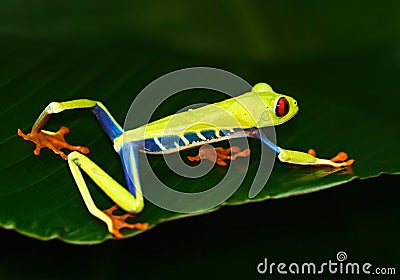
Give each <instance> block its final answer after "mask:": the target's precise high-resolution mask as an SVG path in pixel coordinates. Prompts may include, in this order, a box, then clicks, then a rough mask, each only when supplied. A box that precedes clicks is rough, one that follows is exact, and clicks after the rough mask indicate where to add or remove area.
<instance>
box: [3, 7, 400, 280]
mask: <svg viewBox="0 0 400 280" xmlns="http://www.w3.org/2000/svg"><path fill="white" fill-rule="evenodd" d="M399 10H400V5H399V4H398V1H379V2H376V1H330V2H329V3H326V2H324V3H322V1H294V0H292V1H289V0H285V1H262V2H256V1H242V2H240V1H234V2H230V1H218V2H215V1H201V3H200V2H193V3H190V2H185V1H174V2H173V3H168V5H167V4H166V3H164V2H163V1H158V3H157V1H151V2H146V3H134V2H133V1H113V2H112V3H108V2H106V1H85V2H82V1H28V0H25V1H11V0H10V1H2V2H1V3H0V36H1V44H2V45H3V49H4V48H6V47H7V44H8V43H9V42H16V41H19V42H21V44H20V45H19V48H20V49H21V50H25V49H26V50H31V49H32V46H34V47H35V48H40V46H41V44H43V45H46V44H47V45H48V44H50V45H52V46H55V47H54V48H61V49H68V48H71V49H82V50H84V52H87V53H90V52H91V50H92V49H101V50H102V51H103V52H106V51H107V50H115V49H116V48H120V49H122V50H124V51H125V52H126V51H127V50H129V49H131V50H132V52H140V51H142V50H144V49H146V54H149V53H151V54H152V55H151V57H149V59H152V63H153V66H154V69H153V73H154V75H153V76H154V77H153V78H157V77H158V76H160V75H161V74H165V73H167V72H168V71H171V70H176V69H179V68H182V67H184V66H199V65H207V66H214V67H219V68H224V69H226V70H235V72H236V73H237V72H238V71H239V69H243V72H241V73H243V74H244V75H246V77H250V78H251V79H254V80H256V79H262V77H257V71H258V70H259V69H262V67H263V65H269V66H271V67H272V66H278V67H279V69H278V71H277V73H278V74H275V76H274V74H272V75H271V76H273V77H272V78H271V79H275V80H276V81H278V83H280V85H283V84H284V81H285V78H287V82H288V86H287V87H288V89H291V87H293V88H295V86H294V85H296V82H294V81H296V80H298V79H305V80H304V81H303V83H300V84H301V85H303V86H304V87H306V85H310V87H311V86H313V87H316V88H329V89H331V88H332V87H336V88H338V89H342V88H346V87H348V86H350V87H351V82H352V79H351V78H349V77H348V76H346V77H344V76H343V77H342V76H341V75H340V72H341V71H340V69H339V68H338V70H337V71H333V72H334V73H336V74H337V75H338V76H337V78H336V77H333V78H332V79H331V81H333V82H331V83H330V84H327V83H324V82H323V81H324V80H323V79H321V80H318V79H314V77H312V76H307V75H306V74H303V75H301V73H299V74H298V75H297V74H296V75H294V74H293V71H298V70H299V69H302V70H303V71H304V73H316V72H319V71H321V72H324V71H325V70H326V71H328V70H330V69H331V66H332V65H333V67H339V66H340V65H341V64H346V65H347V66H346V67H349V65H350V66H351V67H352V71H354V75H355V76H356V77H357V80H358V81H360V80H365V83H366V84H368V83H371V80H370V79H373V78H374V77H370V76H368V71H367V70H365V69H366V68H367V67H368V65H369V62H370V61H372V62H371V63H374V64H373V65H376V67H379V65H380V64H379V63H378V62H379V61H380V58H382V61H383V60H385V61H386V60H391V61H395V62H394V65H398V63H399V56H400V55H399V54H400V49H399V46H400V40H399V34H400V20H399V16H398V14H399ZM10 45H12V44H10ZM27 53H29V52H27ZM32 53H34V51H32ZM100 53H101V52H100ZM169 57H180V58H182V59H183V61H184V62H179V63H177V64H174V62H173V61H171V59H169ZM155 58H156V59H157V60H158V59H159V60H160V61H159V62H156V63H154V59H155ZM143 59H146V58H143ZM238 65H244V66H242V68H241V67H240V66H238ZM252 65H254V68H252V67H251V66H252ZM132 67H135V65H132ZM251 68H252V69H251ZM249 69H250V70H249ZM293 69H295V70H293ZM319 69H321V70H319ZM382 69H383V70H382V71H386V72H383V73H382V75H383V76H385V77H388V78H387V80H386V81H387V82H388V84H395V81H396V76H397V75H398V72H397V74H396V73H395V72H394V70H393V69H397V70H398V67H397V68H395V67H392V68H391V67H388V68H385V67H382ZM388 69H389V70H388ZM3 71H6V70H4V69H3ZM285 71H287V72H288V74H287V75H288V76H287V77H285V75H284V74H282V73H284V72H285ZM375 71H376V72H379V69H375ZM139 72H140V71H139ZM344 72H346V71H344ZM272 73H274V71H272ZM360 73H362V74H360ZM321 75H322V74H321ZM363 75H364V76H363ZM363 77H364V78H363ZM343 80H345V81H346V84H343V83H339V81H343ZM150 81H151V80H147V79H141V78H140V77H139V78H138V85H137V87H138V90H140V88H142V87H143V86H145V85H146V83H147V82H150ZM325 81H326V79H325ZM336 81H337V82H336ZM281 87H282V86H281ZM384 88H385V85H384V84H382V89H384ZM291 90H292V91H293V89H291ZM386 90H387V89H386ZM391 90H397V89H396V88H394V89H393V88H391ZM384 91H385V90H382V92H377V93H376V95H369V96H367V97H365V98H370V99H372V100H374V99H375V98H376V99H380V98H381V97H382V96H383V95H384ZM2 98H3V97H2ZM4 98H7V97H4ZM317 101H318V100H317ZM344 102H345V101H344ZM388 102H390V101H388ZM317 103H318V102H317ZM371 103H372V104H373V103H374V102H373V101H371ZM379 104H381V103H379ZM383 104H384V103H383ZM392 115H395V114H393V113H392ZM382 121H383V122H384V121H385V120H382ZM278 137H279V134H278ZM393 137H397V138H398V137H399V135H393ZM365 141H367V139H366V140H365ZM2 160H4V159H2ZM399 194H400V191H399V177H396V176H393V175H391V176H390V175H384V176H381V177H379V178H374V179H369V180H362V181H360V180H356V181H353V182H351V183H347V184H344V185H342V186H339V187H336V188H333V189H329V190H325V191H321V192H317V193H313V194H308V195H304V196H299V197H292V198H287V199H281V200H271V201H266V202H262V203H256V204H249V205H243V206H235V207H223V208H222V209H221V210H219V211H217V212H214V213H211V214H207V215H202V216H198V217H191V218H187V219H181V220H176V221H172V222H168V223H165V224H162V225H160V226H158V227H157V228H155V229H153V230H151V231H149V232H146V233H144V234H141V235H139V236H137V237H134V238H130V239H127V240H123V241H107V242H105V243H104V244H100V245H95V246H75V245H69V244H65V243H63V242H61V241H58V240H53V241H48V242H43V241H39V240H34V239H31V238H29V237H25V236H22V235H20V234H18V233H16V232H14V231H7V230H4V229H2V230H1V237H0V246H1V247H0V248H1V250H0V251H1V254H0V256H1V257H0V258H1V262H0V279H19V278H22V279H30V278H38V279H58V278H59V279H71V278H73V277H78V276H83V277H90V278H94V277H96V278H98V279H110V278H116V277H118V278H120V277H127V279H156V278H157V279H158V278H161V279H163V278H175V279H180V278H181V279H187V278H190V279H191V278H199V279H204V278H207V279H208V278H228V277H229V278H234V279H236V278H239V277H240V278H243V277H246V278H272V277H271V276H259V275H257V273H256V265H257V264H258V263H259V262H260V261H262V260H263V258H264V257H268V259H269V260H271V261H275V262H280V261H282V262H286V263H289V262H298V263H302V262H306V261H308V262H312V261H315V262H324V261H328V260H329V259H331V260H335V258H336V253H337V252H338V251H345V252H346V253H347V255H348V259H349V260H353V261H358V262H370V263H372V264H373V265H374V266H381V267H396V268H397V272H398V273H399V269H400V267H399V260H400V252H399V249H400V246H399V241H398V236H400V222H399V221H400V219H399V218H400V214H399V213H400V212H399V206H398V205H399V202H398V199H399ZM325 276H328V275H325ZM275 277H276V275H275ZM326 278H328V277H325V279H326ZM335 279H337V277H335ZM385 279H389V277H385Z"/></svg>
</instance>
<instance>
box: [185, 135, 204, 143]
mask: <svg viewBox="0 0 400 280" xmlns="http://www.w3.org/2000/svg"><path fill="white" fill-rule="evenodd" d="M183 136H184V137H185V138H186V139H187V140H188V141H189V143H190V144H192V143H193V142H195V141H196V142H197V141H203V140H201V139H200V138H199V136H197V133H195V132H188V133H185V134H184V135H183Z"/></svg>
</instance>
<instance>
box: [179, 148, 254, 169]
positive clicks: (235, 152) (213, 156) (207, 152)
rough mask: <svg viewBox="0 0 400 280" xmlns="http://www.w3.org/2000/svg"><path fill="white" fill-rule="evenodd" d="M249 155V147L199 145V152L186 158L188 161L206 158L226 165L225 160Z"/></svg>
mask: <svg viewBox="0 0 400 280" xmlns="http://www.w3.org/2000/svg"><path fill="white" fill-rule="evenodd" d="M249 155H250V149H245V150H243V151H241V150H240V148H239V147H237V146H233V147H230V148H228V149H224V148H222V147H217V148H213V147H212V146H210V145H204V146H201V147H200V149H199V154H198V155H197V156H194V157H191V156H188V157H187V158H188V159H189V160H190V161H200V160H202V159H207V160H209V161H212V162H215V163H216V164H218V165H221V166H226V165H227V163H226V162H225V160H235V159H236V158H237V157H248V156H249Z"/></svg>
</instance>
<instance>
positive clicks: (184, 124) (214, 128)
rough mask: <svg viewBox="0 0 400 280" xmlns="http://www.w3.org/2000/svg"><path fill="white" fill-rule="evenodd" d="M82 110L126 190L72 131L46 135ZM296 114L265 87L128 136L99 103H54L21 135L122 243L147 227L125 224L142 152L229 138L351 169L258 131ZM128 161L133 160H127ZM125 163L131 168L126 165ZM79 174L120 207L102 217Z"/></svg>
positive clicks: (230, 154)
mask: <svg viewBox="0 0 400 280" xmlns="http://www.w3.org/2000/svg"><path fill="white" fill-rule="evenodd" d="M79 108H88V109H91V111H92V112H93V113H94V114H95V116H96V117H97V119H98V120H99V122H100V124H101V125H102V127H103V129H104V131H105V132H106V133H107V135H108V136H109V137H110V138H111V140H112V141H113V144H114V149H115V151H116V152H117V153H118V154H119V156H120V158H121V160H122V166H123V170H124V173H125V179H126V184H127V188H124V187H122V186H121V185H120V184H119V183H118V182H116V181H115V180H114V179H113V178H111V177H110V176H109V175H108V174H107V173H106V172H104V171H103V170H102V169H101V168H100V167H99V166H97V165H96V164H95V163H94V162H93V161H91V160H90V159H89V158H88V157H87V156H85V155H84V154H87V153H89V149H88V148H87V147H83V146H72V145H70V144H68V143H67V142H66V141H65V139H64V135H65V134H68V133H69V129H68V128H66V127H61V128H60V130H59V131H57V132H50V131H46V130H43V129H42V128H43V126H44V125H45V123H46V122H47V120H48V119H49V117H50V115H51V114H56V113H60V112H62V111H64V110H71V109H79ZM297 112H298V105H297V102H296V100H295V99H293V98H292V97H290V96H286V95H283V94H279V93H276V92H275V91H274V90H273V89H272V88H271V87H270V86H269V85H268V84H266V83H259V84H257V85H255V86H254V87H253V88H252V90H251V92H248V93H244V94H242V95H240V96H238V97H235V98H230V99H227V100H224V101H222V102H218V103H214V104H210V105H206V106H203V107H200V108H197V109H193V110H189V111H186V112H181V113H178V114H174V115H171V116H168V117H165V118H162V119H160V120H157V121H155V122H151V123H149V124H146V125H143V126H141V127H138V128H136V129H133V130H128V131H124V130H123V129H122V127H121V126H120V125H118V123H117V122H116V121H115V120H114V118H113V117H112V116H111V114H110V113H109V112H108V110H107V109H106V108H105V107H104V105H103V104H102V103H101V102H98V101H93V100H87V99H79V100H73V101H67V102H52V103H50V104H49V105H48V106H47V107H46V108H45V109H44V110H43V112H42V113H41V114H40V116H39V117H38V119H37V120H36V122H35V123H34V125H33V127H32V130H31V132H30V133H28V134H27V135H25V134H24V133H23V132H22V131H21V130H20V129H18V135H19V136H21V137H22V138H23V139H25V140H29V141H32V142H34V143H35V144H36V148H35V150H34V154H35V155H39V154H40V150H41V149H42V148H49V149H51V150H53V151H54V153H56V154H58V155H59V156H61V157H62V158H63V159H65V160H67V161H68V165H69V168H70V170H71V173H72V175H73V177H74V179H75V182H76V184H77V186H78V188H79V191H80V193H81V195H82V197H83V200H84V202H85V204H86V206H87V208H88V210H89V211H90V213H91V214H92V215H94V216H95V217H97V218H99V219H100V220H102V221H103V222H105V223H106V225H107V227H108V230H109V232H110V233H111V234H113V235H114V236H115V237H117V238H123V237H124V236H123V234H122V233H121V232H120V229H121V228H131V229H139V230H143V229H146V228H147V227H148V224H147V223H135V224H130V223H127V222H125V219H126V218H127V217H129V216H131V215H134V214H137V213H140V212H141V211H142V209H143V207H144V200H143V196H142V191H141V184H140V178H139V170H138V163H137V155H138V152H139V151H140V152H144V153H152V154H166V153H172V152H177V151H180V150H183V149H188V148H192V147H197V146H201V145H204V144H209V143H212V142H218V141H223V140H227V139H231V138H238V137H252V138H257V139H259V140H261V141H262V142H263V143H264V144H266V145H267V146H268V147H270V148H271V149H272V150H274V151H275V152H276V154H277V156H278V159H279V160H280V161H282V162H287V163H292V164H300V165H327V166H332V167H336V168H339V167H346V166H350V165H352V164H353V162H354V160H347V154H346V153H343V152H341V153H339V154H338V155H337V156H335V157H334V158H333V159H331V160H328V159H319V158H317V157H316V155H315V152H314V151H313V150H310V151H309V152H308V153H303V152H298V151H291V150H285V149H282V148H280V147H278V146H276V145H275V144H274V143H272V142H271V141H270V140H269V139H267V137H266V136H264V134H262V133H261V131H260V128H262V127H267V126H275V125H279V124H282V123H285V122H287V121H288V120H290V119H291V118H292V117H293V116H295V115H296V113H297ZM63 148H65V149H69V150H71V152H70V153H69V154H65V153H64V152H63V151H61V149H63ZM249 152H250V151H249V150H248V149H246V150H244V151H240V149H239V148H237V147H232V148H230V149H222V148H216V149H215V150H210V148H209V149H204V150H201V151H200V153H199V155H198V156H197V157H190V158H189V159H190V160H192V161H195V160H200V159H201V158H206V159H212V158H213V156H214V159H215V160H216V162H217V164H220V165H226V162H225V161H224V160H234V159H235V158H236V157H238V156H248V155H249ZM215 155H216V158H215ZM124 157H129V158H128V160H127V159H126V158H124ZM127 162H128V163H129V164H126V163H127ZM81 170H83V171H84V172H85V173H86V174H88V175H89V176H90V177H91V178H92V179H93V181H94V182H95V183H96V184H97V185H98V186H99V187H100V188H101V189H102V190H103V191H104V192H105V193H106V194H107V195H108V196H109V197H110V198H111V199H112V200H113V201H114V202H115V203H116V206H114V207H112V208H110V209H107V210H104V211H102V210H100V209H99V208H97V206H96V205H95V203H94V201H93V199H92V197H91V195H90V193H89V190H88V188H87V185H86V183H85V181H84V178H83V176H82V174H81ZM144 187H146V186H144ZM118 207H120V208H122V209H123V210H125V211H126V212H127V214H125V215H122V216H117V215H114V214H113V212H114V210H116V209H117V208H118Z"/></svg>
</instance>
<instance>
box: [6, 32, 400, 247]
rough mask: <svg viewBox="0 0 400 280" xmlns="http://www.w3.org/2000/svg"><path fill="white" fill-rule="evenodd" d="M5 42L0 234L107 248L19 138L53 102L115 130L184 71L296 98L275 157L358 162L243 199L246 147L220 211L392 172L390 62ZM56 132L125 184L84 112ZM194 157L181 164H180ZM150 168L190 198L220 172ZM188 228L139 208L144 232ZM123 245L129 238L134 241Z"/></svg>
mask: <svg viewBox="0 0 400 280" xmlns="http://www.w3.org/2000/svg"><path fill="white" fill-rule="evenodd" d="M1 41H3V42H4V43H2V44H0V59H1V61H2V67H1V68H0V92H1V96H2V102H1V104H0V114H1V119H2V122H1V123H0V126H1V131H2V136H1V139H0V144H1V145H0V153H1V155H2V160H1V162H0V178H2V184H1V189H0V224H1V225H2V226H3V227H5V228H9V229H15V230H16V231H18V232H21V233H23V234H26V235H29V236H33V237H37V238H39V239H51V238H60V239H62V240H64V241H66V242H71V243H98V242H102V241H104V240H105V239H108V238H111V236H110V235H109V234H108V232H107V230H106V227H105V225H104V224H103V223H102V222H101V221H99V220H97V219H96V218H94V217H93V216H91V215H90V214H89V212H88V211H87V209H86V208H85V205H84V203H83V200H82V198H81V197H80V195H79V192H78V189H77V187H76V186H75V183H74V181H73V178H72V176H71V174H70V172H69V169H68V166H67V164H66V162H65V161H63V160H61V159H60V158H59V157H58V156H56V155H54V154H52V153H51V152H50V151H43V152H42V154H41V156H40V157H36V156H34V155H33V149H34V146H33V145H32V144H31V143H28V142H24V141H23V140H22V139H21V138H19V137H18V136H17V134H16V131H17V128H21V129H22V130H23V131H24V132H28V131H29V130H30V127H31V126H32V124H33V122H34V121H35V119H36V118H37V116H38V114H39V113H40V112H41V111H42V110H43V108H44V107H45V106H46V105H47V104H48V103H49V102H51V101H66V100H71V99H76V98H90V99H95V100H101V101H102V102H103V103H104V104H105V105H106V106H107V108H108V109H109V111H110V112H111V113H112V114H113V116H114V117H115V118H116V120H117V121H118V122H119V123H121V124H122V123H123V121H124V117H125V115H126V112H127V110H128V108H129V105H130V103H131V102H132V101H133V100H134V97H135V96H136V95H137V94H138V93H139V92H140V91H141V90H142V89H143V88H144V87H145V86H146V85H147V84H148V83H150V82H151V81H153V80H155V79H156V78H158V77H159V76H161V75H163V74H166V73H168V72H170V71H173V70H177V69H180V68H184V67H187V66H188V65H190V66H192V65H199V66H201V65H213V66H215V67H218V68H225V67H228V68H227V70H230V71H231V72H233V73H235V74H238V75H239V76H242V77H244V78H245V79H247V80H248V81H249V82H251V83H253V84H254V83H256V82H259V81H267V82H269V83H271V84H272V85H273V87H274V89H275V90H277V91H278V92H282V93H286V94H288V95H291V96H294V97H295V98H296V99H297V100H298V102H299V106H300V112H299V114H298V116H296V117H295V119H293V120H291V121H290V122H289V123H287V124H285V125H283V126H281V127H278V128H277V139H278V144H279V145H280V146H281V147H284V148H288V149H292V150H302V151H306V150H307V149H308V148H311V147H312V148H314V149H316V151H317V154H318V156H320V157H324V158H329V157H332V156H334V155H335V154H336V153H337V152H339V151H346V152H347V153H348V154H349V155H350V157H352V158H355V160H356V162H355V164H354V166H352V167H351V168H346V169H332V168H327V167H302V166H292V165H287V164H283V163H280V162H276V163H275V166H274V169H273V171H272V174H271V176H270V178H269V180H268V182H267V183H266V186H265V187H264V188H263V190H262V192H261V193H260V194H258V195H257V196H256V197H255V198H253V199H249V198H248V191H249V187H250V185H251V182H252V180H253V177H254V175H255V173H256V171H257V168H258V162H259V160H260V159H259V156H258V155H259V153H260V144H259V143H258V142H257V141H255V140H250V146H251V148H252V156H251V158H250V167H249V169H248V170H246V172H247V175H246V178H245V180H244V182H243V184H242V186H241V187H240V188H239V189H238V190H237V191H236V192H235V194H234V195H233V196H232V197H230V198H229V199H228V201H226V202H225V205H234V204H242V203H248V202H255V201H262V200H266V199H272V198H282V197H287V196H291V195H298V194H304V193H310V192H313V191H317V190H321V189H326V188H330V187H333V186H337V185H340V184H343V183H346V182H348V181H350V180H353V179H356V178H360V179H366V178H369V177H374V176H378V175H379V174H381V173H383V172H385V173H390V174H399V172H400V163H399V160H398V159H399V156H400V155H399V149H398V143H397V141H398V139H397V136H396V135H399V132H400V131H399V125H398V122H397V121H398V118H397V114H398V111H397V107H398V103H399V100H400V99H399V97H398V93H397V92H396V91H397V85H396V84H394V81H395V78H394V75H395V74H394V73H395V72H396V71H398V65H397V64H396V63H395V60H394V59H393V58H394V56H395V55H396V53H395V50H393V51H390V50H389V51H386V50H385V51H374V50H371V51H368V52H365V53H357V54H353V53H352V54H351V55H350V56H349V57H342V58H341V59H337V58H332V59H329V60H315V61H314V62H313V61H311V62H310V61H307V62H304V63H303V62H301V61H297V62H292V63H289V62H288V63H282V62H279V63H274V62H262V63H261V62H257V61H255V60H254V61H252V60H250V61H247V62H246V63H244V62H243V61H237V60H235V59H233V58H231V59H226V58H225V59H222V60H221V59H215V58H213V59H211V58H210V60H209V61H207V59H204V58H202V57H199V56H197V55H196V54H194V55H187V56H185V57H182V55H179V54H176V53H174V52H168V51H165V50H161V49H158V48H157V47H156V46H153V47H152V48H149V47H148V46H147V45H146V42H144V43H143V42H142V44H140V45H138V44H132V43H129V44H128V45H126V46H119V45H107V44H104V45H103V46H102V47H99V46H98V47H97V48H83V47H70V46H69V47H66V46H64V45H55V44H52V43H38V42H34V41H31V40H27V39H24V40H17V39H15V38H3V39H2V40H1ZM22 45H29V46H30V47H29V48H26V47H21V46H22ZM228 65H229V66H228ZM366 81H367V82H366ZM196 98H198V101H199V102H200V101H203V102H214V101H216V100H217V99H218V98H219V95H218V94H216V93H213V92H198V94H197V95H196ZM196 101H197V99H196ZM185 102H187V97H185V95H181V97H180V98H178V99H174V100H173V101H169V102H167V103H166V104H164V105H163V107H162V108H163V110H162V111H160V112H158V113H157V114H159V115H157V114H156V116H165V115H168V114H172V113H174V112H176V111H177V110H179V109H180V108H182V107H184V106H186V105H187V104H186V103H185ZM61 125H66V126H68V127H69V128H70V129H71V133H70V135H68V136H67V139H68V141H69V142H70V143H73V144H79V145H86V146H89V147H90V149H91V153H90V155H89V157H90V158H91V159H92V160H93V161H94V162H96V163H97V164H98V165H99V166H101V167H102V168H103V169H104V170H105V171H106V172H108V173H109V174H110V175H111V176H112V177H114V178H115V179H116V180H117V181H119V182H121V183H122V182H124V180H123V174H122V170H121V165H120V161H119V158H118V155H117V154H115V152H114V151H113V147H112V143H111V142H110V141H109V139H108V138H107V136H106V135H105V133H104V132H103V131H102V129H101V127H100V125H98V123H97V120H96V119H95V118H94V117H93V116H92V115H91V113H90V112H88V111H84V110H76V111H72V112H65V113H62V114H59V115H56V116H52V118H51V119H50V121H49V123H48V125H47V126H46V129H47V130H53V131H54V130H57V129H58V128H59V127H60V126H61ZM194 153H195V151H189V152H185V153H182V157H185V156H186V155H188V154H194ZM149 160H150V162H151V164H152V166H153V168H154V169H155V170H156V171H157V174H158V175H159V176H160V178H161V179H162V181H164V182H166V183H168V184H170V185H171V187H173V188H174V189H177V190H182V191H186V192H197V191H199V190H203V189H204V188H208V187H213V186H214V185H215V183H217V182H218V180H220V179H221V178H223V177H224V173H225V170H226V169H224V168H222V167H216V168H214V169H213V170H212V171H211V172H210V173H209V174H207V175H206V176H204V177H203V178H199V179H198V180H192V179H187V178H181V177H179V176H177V175H176V174H173V172H171V171H170V170H169V169H168V167H167V166H166V164H165V162H164V160H163V159H162V158H160V157H156V156H149ZM238 162H239V163H240V160H238ZM233 164H235V163H233ZM239 173H240V172H238V174H239ZM144 176H145V175H144ZM228 179H229V178H228ZM232 179H233V178H232ZM227 181H228V182H229V180H227ZM87 183H88V185H89V188H90V190H91V192H92V194H93V196H94V199H95V201H96V203H97V204H98V205H99V207H100V208H107V207H110V206H111V205H112V202H111V201H110V200H109V199H108V198H107V197H106V196H105V195H104V194H103V193H102V192H101V191H100V190H99V189H98V188H97V187H96V185H95V184H93V183H92V181H90V179H88V178H87ZM143 187H144V188H146V187H149V186H143ZM377 191H378V190H377ZM379 191H382V190H379ZM212 210H216V209H212ZM210 211H211V210H210ZM205 212H207V211H204V213H205ZM184 216H188V215H187V214H180V213H173V212H169V211H166V210H163V209H160V208H158V207H157V206H155V205H153V204H151V203H148V202H146V205H145V209H144V211H143V212H142V213H141V214H140V215H139V216H138V217H137V219H138V221H139V220H140V221H146V222H148V223H149V224H150V228H152V227H154V226H155V225H157V224H158V223H160V222H164V221H168V220H171V219H176V218H180V217H184ZM123 233H124V234H125V235H126V236H133V235H136V234H138V233H140V232H139V231H130V230H125V231H123Z"/></svg>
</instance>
